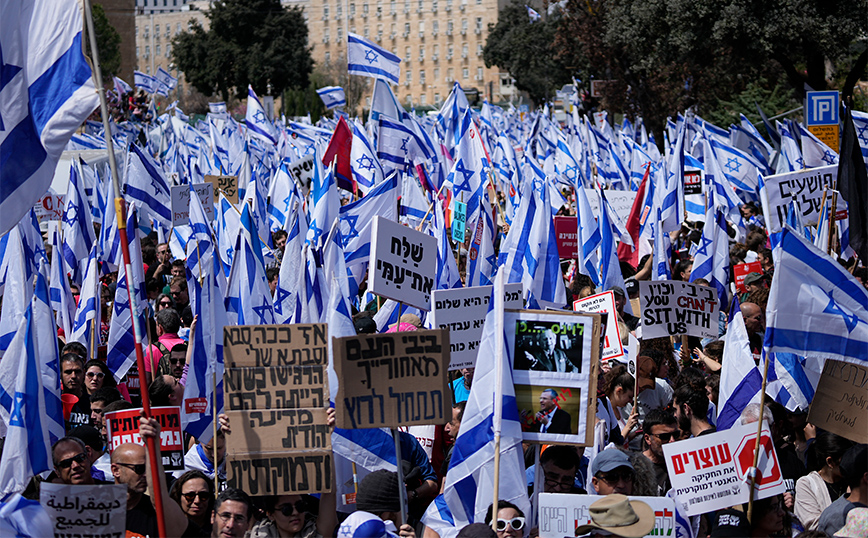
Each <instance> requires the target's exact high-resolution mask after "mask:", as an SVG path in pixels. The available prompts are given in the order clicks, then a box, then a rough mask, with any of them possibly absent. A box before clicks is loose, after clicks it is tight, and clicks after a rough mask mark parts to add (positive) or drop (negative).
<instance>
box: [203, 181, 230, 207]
mask: <svg viewBox="0 0 868 538" xmlns="http://www.w3.org/2000/svg"><path fill="white" fill-rule="evenodd" d="M205 183H210V184H211V186H212V188H213V190H214V191H215V192H216V191H218V190H220V191H223V196H225V197H226V199H227V200H229V202H230V203H233V204H237V203H238V176H205Z"/></svg>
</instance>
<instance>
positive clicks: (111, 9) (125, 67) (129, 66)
mask: <svg viewBox="0 0 868 538" xmlns="http://www.w3.org/2000/svg"><path fill="white" fill-rule="evenodd" d="M135 2H136V0H99V1H98V2H94V3H95V4H99V5H100V6H102V8H103V11H105V15H106V18H108V21H109V24H111V25H112V27H113V28H114V29H115V30H116V31H117V33H118V35H120V38H121V42H120V44H119V45H118V47H119V48H120V51H121V67H120V72H119V73H115V75H117V76H119V77H121V78H122V79H124V80H129V81H130V82H131V83H132V79H133V69H135V67H136V54H135V52H136V42H135V40H134V39H131V36H132V35H133V30H134V28H135V26H136V4H135ZM109 82H111V81H109Z"/></svg>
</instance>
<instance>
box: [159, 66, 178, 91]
mask: <svg viewBox="0 0 868 538" xmlns="http://www.w3.org/2000/svg"><path fill="white" fill-rule="evenodd" d="M154 78H156V79H157V80H158V81H160V84H162V85H164V86H165V87H166V88H168V89H169V90H170V91H171V90H174V89H175V87H176V86H177V85H178V79H177V78H175V77H173V76H172V75H171V74H170V73H169V72H168V71H166V70H165V69H163V67H162V66H160V67H159V68H157V74H156V76H154Z"/></svg>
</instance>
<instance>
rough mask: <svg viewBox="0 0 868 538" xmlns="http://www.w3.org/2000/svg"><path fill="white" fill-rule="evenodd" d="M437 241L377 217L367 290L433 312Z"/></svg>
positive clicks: (372, 233)
mask: <svg viewBox="0 0 868 538" xmlns="http://www.w3.org/2000/svg"><path fill="white" fill-rule="evenodd" d="M435 267H437V239H435V238H434V237H431V236H430V235H428V234H425V233H422V232H417V231H416V230H414V229H412V228H408V227H406V226H402V225H400V224H398V223H397V222H394V221H391V220H389V219H384V218H383V217H376V218H375V220H374V225H373V229H372V231H371V266H370V267H369V268H368V290H369V291H370V292H371V293H374V294H376V295H380V296H382V297H387V298H389V299H394V300H395V301H398V302H400V303H404V304H408V305H411V306H415V307H416V308H419V309H421V310H431V289H432V288H433V286H434V268H435Z"/></svg>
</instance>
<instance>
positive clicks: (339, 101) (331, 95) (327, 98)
mask: <svg viewBox="0 0 868 538" xmlns="http://www.w3.org/2000/svg"><path fill="white" fill-rule="evenodd" d="M316 93H317V95H319V98H320V99H322V102H323V104H324V105H325V106H326V108H328V109H329V110H331V109H332V108H335V107H337V106H344V105H346V104H347V96H346V94H345V93H344V89H343V88H341V87H340V86H326V87H324V88H320V89H318V90H317V91H316Z"/></svg>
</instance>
